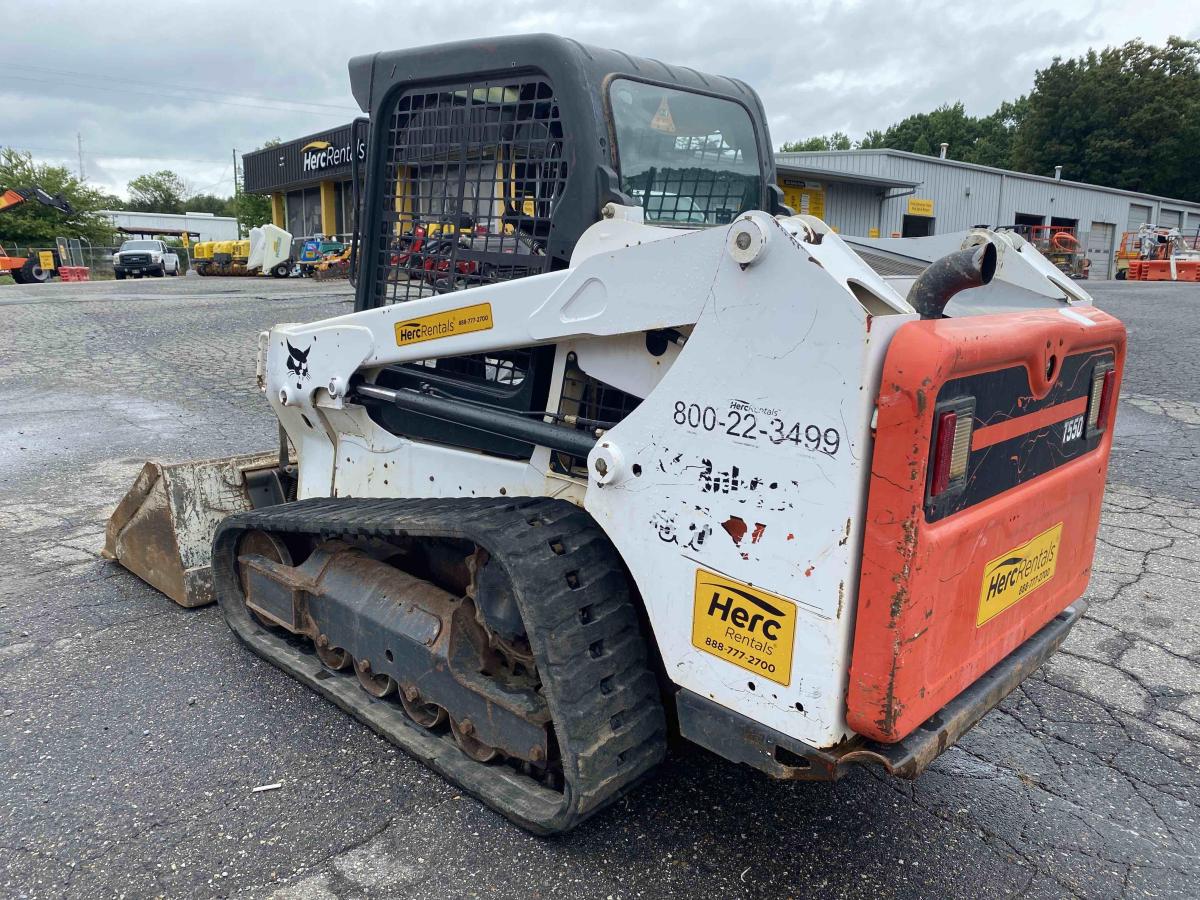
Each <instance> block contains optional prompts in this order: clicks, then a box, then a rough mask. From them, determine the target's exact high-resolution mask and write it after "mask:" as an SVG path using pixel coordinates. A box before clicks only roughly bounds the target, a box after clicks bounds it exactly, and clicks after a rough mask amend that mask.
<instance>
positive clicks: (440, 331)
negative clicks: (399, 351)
mask: <svg viewBox="0 0 1200 900" xmlns="http://www.w3.org/2000/svg"><path fill="white" fill-rule="evenodd" d="M491 327H492V304H490V303H476V304H475V305H474V306H464V307H462V308H461V309H451V310H447V311H446V312H440V313H431V314H430V315H428V316H421V317H420V318H419V319H409V320H407V321H405V322H397V323H396V346H397V347H404V346H407V345H408V344H419V343H421V341H432V340H434V339H436V338H444V337H452V336H453V335H456V334H470V333H471V332H472V331H488V330H489V329H490V328H491Z"/></svg>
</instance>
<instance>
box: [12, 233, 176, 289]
mask: <svg viewBox="0 0 1200 900" xmlns="http://www.w3.org/2000/svg"><path fill="white" fill-rule="evenodd" d="M4 249H5V252H6V254H7V255H8V256H15V257H18V258H20V257H25V258H29V257H30V256H33V257H35V258H36V257H37V256H38V254H40V253H49V252H52V251H55V250H57V251H58V254H59V258H60V259H61V261H62V265H64V266H86V267H87V268H88V273H89V277H90V278H91V280H93V281H104V280H107V279H110V278H115V277H116V276H115V275H114V274H113V262H112V258H113V254H114V253H116V252H117V250H119V249H120V244H116V245H113V246H110V247H94V246H92V245H91V244H89V243H87V242H80V241H77V240H72V241H69V242H67V245H66V246H65V247H64V246H63V245H62V244H57V245H48V246H28V247H26V246H14V245H11V244H8V245H5V248H4ZM170 250H171V251H172V252H174V253H175V254H177V255H178V256H179V272H180V274H181V275H184V274H187V271H188V270H189V269H190V268H191V267H192V258H191V254H190V253H189V252H188V250H186V249H184V248H183V247H170Z"/></svg>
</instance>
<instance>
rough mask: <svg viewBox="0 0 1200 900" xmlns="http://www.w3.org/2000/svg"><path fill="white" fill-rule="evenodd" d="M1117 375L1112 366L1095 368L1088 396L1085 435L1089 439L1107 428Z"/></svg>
mask: <svg viewBox="0 0 1200 900" xmlns="http://www.w3.org/2000/svg"><path fill="white" fill-rule="evenodd" d="M1116 390H1117V373H1116V370H1115V369H1114V368H1113V367H1112V366H1103V367H1101V366H1097V367H1096V370H1095V371H1094V372H1093V373H1092V391H1091V394H1090V395H1089V396H1088V413H1087V435H1088V437H1091V436H1092V435H1093V434H1098V433H1100V432H1102V431H1104V429H1106V428H1107V427H1108V423H1109V420H1110V419H1111V418H1112V407H1113V401H1114V400H1115V399H1116V398H1115V396H1114V395H1115V394H1116Z"/></svg>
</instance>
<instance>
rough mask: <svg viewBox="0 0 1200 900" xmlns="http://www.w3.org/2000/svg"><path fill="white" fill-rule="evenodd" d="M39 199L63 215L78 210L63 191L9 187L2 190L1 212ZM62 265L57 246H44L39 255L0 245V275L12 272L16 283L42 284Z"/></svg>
mask: <svg viewBox="0 0 1200 900" xmlns="http://www.w3.org/2000/svg"><path fill="white" fill-rule="evenodd" d="M29 202H37V203H40V204H42V205H43V206H48V207H50V208H51V209H57V210H58V211H59V212H61V213H62V214H63V215H67V216H69V215H71V214H72V213H73V212H74V211H75V210H74V208H73V207H72V206H71V204H70V202H69V201H68V200H67V199H66V198H65V197H63V196H62V195H61V194H49V193H47V192H46V191H44V190H42V189H41V188H40V187H36V186H35V187H26V188H8V189H7V190H4V191H0V212H4V211H5V210H8V209H13V208H14V207H17V206H20V205H21V204H22V203H29ZM60 265H61V262H60V260H59V256H58V251H57V250H44V251H42V252H41V253H40V254H38V255H36V256H9V255H8V253H7V251H5V249H4V247H2V246H0V275H11V276H12V280H13V281H15V282H16V283H17V284H43V283H45V282H47V281H49V280H50V276H51V275H53V274H54V272H55V271H56V270H57V269H58V267H59V266H60Z"/></svg>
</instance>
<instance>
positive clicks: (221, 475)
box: [109, 36, 1125, 833]
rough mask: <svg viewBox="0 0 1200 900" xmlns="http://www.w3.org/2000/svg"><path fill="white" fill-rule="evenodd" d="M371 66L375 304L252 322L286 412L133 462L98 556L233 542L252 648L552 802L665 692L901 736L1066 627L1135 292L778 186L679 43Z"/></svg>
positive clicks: (735, 726) (1016, 678) (913, 760)
mask: <svg viewBox="0 0 1200 900" xmlns="http://www.w3.org/2000/svg"><path fill="white" fill-rule="evenodd" d="M350 76H351V83H352V86H353V90H354V95H355V97H356V98H357V100H358V102H359V104H360V105H361V107H362V108H363V109H364V110H365V111H367V112H369V114H370V136H369V141H368V145H369V153H368V157H367V162H366V171H365V173H364V176H365V177H364V180H363V184H364V185H365V186H364V188H363V194H362V199H363V202H362V208H361V216H360V223H359V224H360V230H359V234H358V235H357V236H356V238H355V241H354V246H355V247H356V248H357V253H358V255H357V260H356V268H355V273H356V276H357V279H356V289H357V295H356V309H355V312H353V313H351V314H348V315H344V316H339V317H337V318H333V319H328V320H325V321H320V322H314V323H310V324H290V325H279V326H276V327H275V328H273V329H271V330H270V331H269V332H266V333H264V335H263V336H262V337H261V339H260V356H259V373H260V381H261V387H262V388H263V390H264V391H265V394H266V397H267V400H268V401H269V402H270V404H271V407H272V409H273V411H274V413H275V415H276V416H277V417H278V420H279V423H280V425H281V428H282V429H283V431H284V432H286V441H285V442H284V443H283V446H282V448H281V450H280V452H279V453H278V454H277V455H276V457H275V458H267V457H261V458H247V459H245V460H243V461H242V462H240V463H238V462H237V461H229V462H227V463H226V464H224V465H222V464H220V463H219V462H217V463H214V462H213V461H206V462H205V463H204V464H202V466H201V468H202V469H203V474H202V476H198V477H197V478H196V479H194V480H193V481H188V479H187V477H186V476H188V475H189V474H190V473H186V472H181V471H178V470H171V471H168V473H167V478H168V481H169V483H163V484H156V483H153V482H154V476H155V470H154V469H153V468H151V469H150V470H149V471H148V472H147V473H143V474H144V478H143V481H144V482H146V483H143V484H142V486H141V490H142V493H143V494H144V496H145V498H146V500H145V501H144V502H143V501H139V500H138V499H137V497H133V498H131V499H128V500H127V503H126V504H125V505H124V508H123V509H120V510H118V514H119V515H118V517H117V518H116V519H114V523H113V525H112V527H111V528H110V533H109V540H110V544H109V549H110V553H111V554H112V555H114V556H116V557H117V558H119V559H121V560H122V561H123V562H125V563H126V564H127V565H129V566H130V567H131V568H132V569H133V570H134V571H139V569H141V568H145V566H144V563H145V560H144V559H139V556H138V554H139V548H140V547H142V546H144V545H145V544H146V543H149V544H150V545H152V546H153V547H155V548H156V553H155V559H154V563H155V565H157V566H159V567H160V568H163V567H165V568H166V569H170V571H169V572H167V573H166V574H161V573H160V575H159V578H158V581H154V580H153V579H151V580H152V583H155V584H156V585H157V584H160V583H161V584H175V583H180V584H182V583H185V582H186V583H188V584H191V585H192V586H193V596H194V599H203V597H202V596H200V594H201V593H202V591H203V590H204V586H205V584H206V580H205V579H206V578H207V577H208V574H209V567H208V566H209V563H211V581H212V585H213V590H214V592H215V595H216V598H217V600H218V601H219V602H220V604H221V608H222V610H223V612H224V614H225V616H226V618H227V620H228V622H229V625H230V627H231V628H232V629H233V631H234V632H235V633H236V634H237V635H238V637H239V638H241V640H242V641H243V642H245V644H246V645H247V646H248V647H249V648H250V649H251V650H253V651H254V652H255V653H257V654H259V655H260V656H262V657H263V658H265V659H267V660H269V661H270V662H272V663H273V664H274V665H276V666H278V667H279V668H281V669H283V670H284V671H286V672H288V673H289V674H290V675H292V676H293V677H294V678H296V679H298V680H300V681H301V682H303V683H304V684H306V685H308V686H309V687H311V688H312V689H313V690H314V691H316V692H317V693H318V694H321V695H323V696H324V697H326V698H327V699H329V700H331V701H333V702H334V703H336V704H337V705H338V706H340V707H341V708H343V709H344V710H346V711H347V712H348V713H350V714H351V715H353V716H354V717H355V718H357V719H358V720H360V721H361V722H364V723H365V724H367V725H368V726H370V727H371V728H373V729H375V730H376V731H377V732H378V733H380V734H381V735H383V736H384V737H385V738H387V739H388V740H390V741H392V742H394V743H395V744H397V745H399V746H400V747H402V748H403V749H404V750H406V751H407V752H409V753H410V754H412V755H413V756H415V757H417V758H419V759H421V760H423V761H425V762H426V763H427V764H428V765H429V766H431V767H432V768H433V769H435V770H437V771H438V772H440V773H441V774H443V775H444V776H445V777H446V778H448V779H450V780H452V781H453V782H455V783H457V784H458V785H461V786H462V787H463V788H464V789H466V790H467V791H469V792H471V793H472V794H474V795H475V796H476V797H478V798H480V799H481V800H482V801H483V802H485V803H487V804H488V805H490V806H492V807H494V808H495V809H497V810H498V811H500V812H501V813H503V814H504V815H506V816H508V817H509V818H510V819H512V820H513V821H515V822H517V823H519V824H520V825H522V826H523V827H525V828H528V829H530V830H532V831H535V832H538V833H550V832H556V831H561V830H564V829H567V828H570V827H572V826H573V825H575V824H577V823H578V822H579V821H581V820H582V819H584V818H585V817H587V816H588V815H590V814H591V813H593V812H595V811H596V810H597V809H599V808H601V807H602V806H604V805H605V804H606V803H608V802H610V801H611V800H612V799H613V798H614V797H616V796H618V795H619V794H621V793H622V792H623V791H625V790H626V789H627V788H629V787H630V785H632V784H633V783H634V782H635V780H636V779H638V778H639V776H641V775H643V774H644V773H646V772H647V771H648V770H650V769H652V768H653V767H654V766H655V765H656V763H658V762H659V761H660V760H661V759H662V758H663V755H664V753H665V751H666V747H667V742H668V734H669V733H670V735H671V736H672V737H673V738H682V739H685V740H689V741H692V742H695V743H697V744H700V745H701V746H704V747H706V748H708V749H709V750H711V751H713V752H715V753H718V754H720V755H722V756H724V757H726V758H728V759H730V760H732V761H735V762H739V763H745V764H748V765H751V766H754V767H756V768H758V769H760V770H762V771H764V772H766V773H767V774H769V775H771V776H773V777H775V778H781V779H801V780H804V779H809V780H818V779H835V778H838V777H839V776H840V775H842V774H843V773H844V772H845V771H846V769H847V767H849V766H851V765H854V764H858V763H876V764H880V765H882V766H883V767H885V768H886V769H887V770H888V771H889V772H891V773H893V774H895V775H897V776H902V777H907V778H912V777H915V776H917V775H918V774H919V773H920V772H921V771H922V770H923V769H925V768H926V767H927V766H928V765H929V763H930V762H931V761H932V760H933V759H934V758H935V757H936V756H937V755H938V754H939V753H941V752H942V751H944V750H945V749H946V748H947V747H948V746H950V745H951V744H953V743H954V742H955V741H956V740H957V739H958V738H959V737H960V736H961V735H962V734H963V733H964V732H965V731H967V730H968V729H969V728H970V727H971V726H972V725H973V724H974V723H975V722H977V721H978V720H979V719H980V717H982V716H983V715H984V714H985V713H986V712H987V711H988V710H990V709H991V708H992V707H994V706H995V705H996V704H997V703H999V702H1000V700H1001V699H1003V698H1004V696H1005V695H1007V694H1008V693H1009V692H1010V691H1011V690H1013V688H1014V687H1016V685H1017V684H1018V683H1019V682H1020V681H1021V680H1022V679H1023V678H1025V677H1026V676H1027V675H1029V674H1030V673H1031V672H1032V671H1034V670H1035V669H1036V668H1037V667H1038V666H1040V665H1041V664H1042V663H1043V662H1044V661H1045V660H1046V658H1047V657H1048V656H1049V655H1051V654H1052V653H1053V652H1054V650H1055V648H1056V647H1057V646H1058V645H1059V644H1060V642H1061V641H1062V640H1063V638H1064V637H1065V636H1066V634H1067V632H1068V631H1069V630H1070V628H1071V627H1072V625H1074V623H1075V622H1076V621H1078V619H1079V617H1080V616H1081V615H1082V614H1083V610H1084V605H1085V604H1084V602H1083V601H1082V600H1081V599H1080V598H1081V595H1082V594H1083V592H1084V590H1085V588H1086V585H1087V582H1088V577H1089V574H1090V571H1091V564H1092V556H1093V551H1094V543H1095V538H1096V530H1097V527H1098V523H1099V516H1100V504H1101V497H1102V494H1103V491H1104V480H1105V472H1106V468H1107V464H1108V456H1109V450H1110V447H1111V443H1112V427H1113V419H1114V415H1115V408H1116V397H1117V392H1118V388H1119V384H1120V379H1121V372H1122V366H1123V363H1124V358H1125V332H1124V328H1123V327H1122V326H1121V324H1120V323H1119V322H1118V321H1116V320H1115V319H1113V318H1112V317H1111V316H1108V315H1106V314H1105V313H1103V312H1101V311H1099V310H1097V309H1096V308H1095V307H1093V306H1092V304H1091V302H1090V300H1089V298H1088V296H1087V295H1086V293H1084V292H1083V290H1082V289H1081V288H1080V287H1079V286H1078V285H1077V284H1075V283H1073V282H1071V281H1070V279H1068V278H1067V277H1066V276H1065V275H1063V273H1062V272H1060V271H1059V270H1058V269H1056V268H1055V267H1054V266H1052V265H1050V263H1049V262H1048V261H1047V260H1045V259H1044V258H1043V257H1041V256H1039V255H1038V253H1037V252H1036V250H1034V248H1032V247H1031V246H1030V245H1029V244H1028V243H1026V242H1025V241H1024V240H1022V239H1021V238H1020V237H1019V236H1018V235H1015V234H1011V233H1002V232H992V231H983V230H979V231H973V232H969V233H962V234H958V235H942V236H938V237H933V238H926V239H919V240H913V239H899V240H895V241H880V240H867V239H850V238H846V239H844V238H842V237H840V236H839V235H838V234H836V233H835V232H833V231H832V230H831V229H830V228H829V227H828V226H827V225H826V224H825V223H824V222H822V221H820V220H819V219H815V218H812V217H808V216H796V215H792V213H791V211H790V210H789V209H787V208H786V207H784V206H783V204H782V199H781V193H780V191H779V189H778V188H777V187H776V186H775V172H774V167H773V161H772V155H771V140H770V137H769V135H768V132H767V125H766V117H765V114H764V112H763V109H762V106H761V104H760V102H759V100H758V97H757V96H756V95H755V93H754V92H753V91H752V90H751V89H750V88H749V87H748V86H746V85H745V84H743V83H742V82H740V81H736V80H732V79H728V78H721V77H716V76H712V75H707V74H701V73H699V72H696V71H694V70H692V69H687V68H676V67H672V66H668V65H664V64H662V63H660V62H656V61H653V60H646V59H637V58H634V57H630V56H628V55H626V54H624V53H618V52H614V51H609V50H601V49H596V48H592V47H585V46H582V45H580V44H578V43H575V42H573V41H569V40H564V39H561V38H557V37H551V36H523V37H506V38H497V39H494V40H481V41H471V42H465V43H457V44H447V45H442V46H437V47H429V48H424V49H416V50H405V51H400V52H394V53H380V54H377V55H375V56H370V57H360V58H357V59H355V60H353V61H352V62H351V64H350ZM851 241H853V243H851ZM881 273H883V274H881ZM290 448H294V455H293V453H292V450H291V449H290ZM156 491H157V493H156ZM205 492H207V493H205ZM198 493H203V494H204V497H214V498H217V499H215V500H213V501H211V502H209V501H208V500H205V499H203V498H202V497H199V496H198ZM155 497H157V499H154V498H155ZM214 507H215V508H214ZM235 508H240V510H241V511H236V512H232V513H231V514H228V515H227V514H226V513H229V512H230V511H231V510H233V509H235ZM180 515H182V516H183V517H184V518H185V519H186V521H187V527H186V528H181V529H173V530H172V531H170V532H167V533H163V532H162V530H161V527H160V528H159V529H158V530H157V535H158V536H157V537H150V538H147V537H146V535H148V534H150V533H153V532H156V529H155V527H154V523H155V522H158V523H161V526H162V527H173V526H172V521H171V520H172V518H173V517H176V516H180ZM216 519H220V524H219V525H218V526H217V527H216V533H215V538H214V539H213V541H212V544H211V558H210V557H209V556H208V546H209V545H208V542H207V533H206V532H207V529H206V528H205V523H207V522H211V521H213V520H216ZM132 523H141V524H140V527H141V529H142V535H143V537H141V538H138V539H133V538H135V537H136V535H134V534H133V533H132V532H130V528H131V527H132ZM172 541H175V542H177V543H176V544H174V545H173V544H172ZM172 554H174V555H173V556H172ZM668 722H670V723H672V724H671V726H670V728H668Z"/></svg>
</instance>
